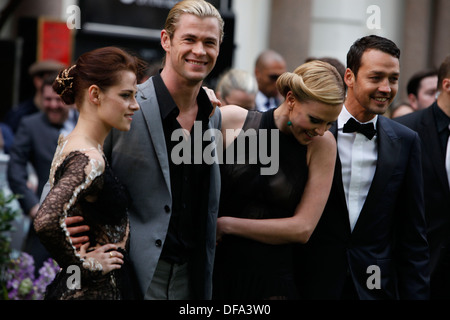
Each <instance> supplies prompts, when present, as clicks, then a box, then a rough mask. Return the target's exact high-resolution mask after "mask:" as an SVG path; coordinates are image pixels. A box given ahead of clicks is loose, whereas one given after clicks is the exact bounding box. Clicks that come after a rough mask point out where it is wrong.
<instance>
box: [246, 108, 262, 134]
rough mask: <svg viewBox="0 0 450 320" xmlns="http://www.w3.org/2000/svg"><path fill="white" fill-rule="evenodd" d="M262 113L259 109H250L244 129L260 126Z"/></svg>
mask: <svg viewBox="0 0 450 320" xmlns="http://www.w3.org/2000/svg"><path fill="white" fill-rule="evenodd" d="M262 115H263V114H262V113H261V112H259V111H249V112H248V115H247V118H246V119H245V122H244V125H243V126H242V129H243V130H244V131H245V130H247V129H249V128H259V126H260V123H261V118H262Z"/></svg>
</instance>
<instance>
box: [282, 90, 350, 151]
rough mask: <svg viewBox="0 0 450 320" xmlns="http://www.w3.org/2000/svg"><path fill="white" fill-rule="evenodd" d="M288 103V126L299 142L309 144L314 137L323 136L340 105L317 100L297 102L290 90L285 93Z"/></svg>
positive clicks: (336, 116) (340, 107) (335, 117)
mask: <svg viewBox="0 0 450 320" xmlns="http://www.w3.org/2000/svg"><path fill="white" fill-rule="evenodd" d="M287 99H288V105H289V111H290V112H289V120H290V121H291V123H292V124H291V125H290V126H289V127H288V128H289V130H290V131H291V132H292V134H293V135H294V137H295V138H296V139H297V141H299V142H300V143H301V144H305V145H306V144H309V143H310V142H311V141H312V140H313V139H315V137H317V136H323V135H324V133H325V131H327V130H328V129H329V128H330V127H331V124H332V123H333V122H334V121H336V119H337V118H338V116H339V113H340V112H341V110H342V105H339V106H332V105H328V104H325V103H321V102H317V101H305V102H299V101H298V100H297V99H295V98H294V97H293V95H292V93H291V92H289V93H288V95H287Z"/></svg>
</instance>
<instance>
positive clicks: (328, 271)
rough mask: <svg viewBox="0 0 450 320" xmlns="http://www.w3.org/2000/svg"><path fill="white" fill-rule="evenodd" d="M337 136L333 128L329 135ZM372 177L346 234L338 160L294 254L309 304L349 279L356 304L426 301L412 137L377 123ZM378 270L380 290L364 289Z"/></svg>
mask: <svg viewBox="0 0 450 320" xmlns="http://www.w3.org/2000/svg"><path fill="white" fill-rule="evenodd" d="M330 130H331V131H332V132H333V133H334V135H335V136H337V133H336V131H337V129H336V125H334V126H333V127H332V128H331V129H330ZM377 132H378V160H377V166H376V172H375V175H374V178H373V181H372V184H371V187H370V190H369V193H368V196H367V199H366V201H365V203H364V206H363V208H362V210H361V213H360V215H359V218H358V220H357V222H356V225H355V227H354V230H353V232H351V229H350V222H349V218H348V210H347V204H346V199H345V195H344V188H343V184H342V174H341V164H340V160H339V155H338V156H337V160H336V169H335V176H334V181H333V186H332V190H331V193H330V197H329V200H328V203H327V205H326V207H325V210H324V212H323V215H322V217H321V219H320V221H319V223H318V225H317V227H316V229H315V231H314V232H313V234H312V236H311V238H310V240H309V242H308V243H307V244H306V245H300V246H298V251H297V252H296V254H295V256H296V270H297V271H298V272H297V274H296V279H297V284H298V285H299V290H300V292H301V294H302V296H303V297H304V298H307V299H339V298H340V297H341V294H342V290H343V288H344V284H345V281H346V279H347V277H351V279H352V280H353V283H354V285H355V288H356V291H357V294H358V296H359V298H360V299H397V298H403V299H428V297H429V268H428V267H429V266H428V264H429V253H428V245H427V240H426V224H425V217H424V207H423V185H422V183H423V181H422V171H421V170H420V168H421V149H420V140H419V137H418V135H417V133H415V132H413V131H411V130H410V129H408V128H406V127H405V126H402V125H400V124H398V123H396V122H394V121H392V120H390V119H387V118H385V117H382V116H379V118H378V121H377ZM370 266H376V267H378V268H379V269H378V270H379V271H377V272H376V273H378V274H379V275H380V277H379V279H380V285H381V288H380V289H376V288H373V289H370V288H369V287H370V285H369V286H368V282H370V283H372V278H371V276H372V275H376V274H375V273H373V272H374V271H372V269H370V268H369V267H370Z"/></svg>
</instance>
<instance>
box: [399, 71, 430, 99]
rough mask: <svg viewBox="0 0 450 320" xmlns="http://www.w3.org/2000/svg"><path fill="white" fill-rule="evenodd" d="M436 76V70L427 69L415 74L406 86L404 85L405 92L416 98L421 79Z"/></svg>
mask: <svg viewBox="0 0 450 320" xmlns="http://www.w3.org/2000/svg"><path fill="white" fill-rule="evenodd" d="M437 74H438V72H437V70H434V69H427V70H422V71H419V72H416V73H415V74H413V75H412V77H411V78H409V81H408V84H407V85H406V92H407V93H408V94H411V93H412V94H413V95H415V96H416V97H417V93H418V92H419V88H420V82H421V81H422V79H424V78H428V77H432V76H437Z"/></svg>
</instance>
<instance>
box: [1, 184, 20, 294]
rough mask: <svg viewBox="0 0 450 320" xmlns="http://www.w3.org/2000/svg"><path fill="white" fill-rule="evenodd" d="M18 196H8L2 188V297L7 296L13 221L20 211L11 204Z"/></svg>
mask: <svg viewBox="0 0 450 320" xmlns="http://www.w3.org/2000/svg"><path fill="white" fill-rule="evenodd" d="M17 198H18V196H17V195H14V194H11V195H8V196H6V195H5V193H4V191H3V190H1V189H0V299H5V298H6V297H7V293H6V288H5V275H4V272H5V269H6V265H7V263H8V262H9V261H10V259H11V257H10V255H11V238H10V236H9V232H10V231H14V230H13V227H12V222H13V221H14V219H15V218H16V216H17V215H18V213H19V212H18V211H17V210H16V209H14V208H13V207H12V206H11V203H12V202H13V201H14V200H16V199H17Z"/></svg>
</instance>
